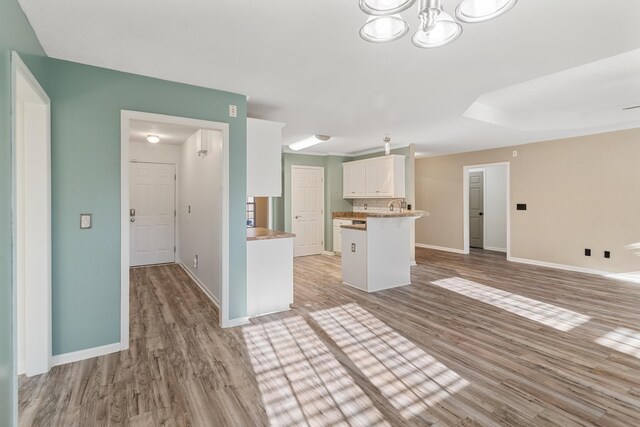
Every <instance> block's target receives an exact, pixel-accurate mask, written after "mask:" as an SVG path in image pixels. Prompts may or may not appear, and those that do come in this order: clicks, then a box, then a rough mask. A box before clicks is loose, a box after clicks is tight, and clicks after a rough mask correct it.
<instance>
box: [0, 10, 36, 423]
mask: <svg viewBox="0 0 640 427" xmlns="http://www.w3.org/2000/svg"><path fill="white" fill-rule="evenodd" d="M12 50H15V51H17V52H19V53H30V54H34V55H41V56H44V55H45V53H44V50H42V46H40V42H38V39H37V37H36V35H35V33H34V32H33V29H32V28H31V25H29V21H28V20H27V18H26V16H25V15H24V13H23V12H22V9H20V6H19V5H18V2H17V1H16V0H2V1H1V2H0V426H10V425H12V424H13V422H14V419H13V417H14V414H15V412H14V410H15V408H16V404H17V403H16V396H17V391H16V371H15V369H14V349H13V331H14V329H15V325H14V323H13V305H12V301H13V298H14V296H13V292H12V279H11V277H12V269H13V266H12V263H13V261H12V250H11V240H12V231H11V185H12V184H11V182H12V180H11V174H12V161H11V159H12V153H11V151H12V150H11V109H12V108H13V107H12V105H11V51H12ZM35 62H36V61H34V63H35Z"/></svg>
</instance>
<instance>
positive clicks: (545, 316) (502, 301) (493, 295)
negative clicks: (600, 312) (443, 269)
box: [431, 277, 591, 332]
mask: <svg viewBox="0 0 640 427" xmlns="http://www.w3.org/2000/svg"><path fill="white" fill-rule="evenodd" d="M431 283H432V284H434V285H436V286H439V287H441V288H444V289H447V290H450V291H453V292H456V293H458V294H461V295H464V296H467V297H469V298H473V299H475V300H477V301H481V302H484V303H486V304H491V305H493V306H494V307H498V308H501V309H503V310H506V311H508V312H510V313H513V314H517V315H518V316H522V317H525V318H527V319H529V320H533V321H534V322H538V323H542V324H543V325H546V326H550V327H552V328H554V329H558V330H560V331H564V332H567V331H570V330H571V329H573V328H575V327H576V326H580V325H581V324H583V323H586V322H588V321H589V320H591V317H589V316H585V315H584V314H580V313H576V312H575V311H571V310H567V309H565V308H562V307H558V306H555V305H552V304H547V303H544V302H542V301H537V300H534V299H531V298H527V297H523V296H522V295H518V294H513V293H511V292H507V291H503V290H501V289H496V288H492V287H490V286H485V285H481V284H479V283H476V282H472V281H470V280H465V279H461V278H459V277H452V278H449V279H442V280H436V281H435V282H431Z"/></svg>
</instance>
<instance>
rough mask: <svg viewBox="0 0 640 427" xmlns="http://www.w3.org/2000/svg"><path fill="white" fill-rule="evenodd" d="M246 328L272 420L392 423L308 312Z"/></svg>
mask: <svg viewBox="0 0 640 427" xmlns="http://www.w3.org/2000/svg"><path fill="white" fill-rule="evenodd" d="M242 332H243V335H244V340H245V343H246V345H247V349H248V352H249V357H250V359H251V364H252V366H253V370H254V372H255V374H256V379H257V381H258V386H259V389H260V392H261V394H262V400H263V403H264V406H265V409H266V412H267V416H268V417H269V421H270V424H271V425H274V426H307V425H309V426H334V425H345V426H388V425H389V424H388V423H387V422H386V421H385V419H384V417H383V415H382V414H381V413H380V411H378V409H377V408H376V407H375V406H374V405H373V403H372V402H371V400H370V399H369V398H368V397H367V396H366V395H365V394H364V392H363V391H362V389H361V388H360V387H359V386H358V385H357V384H356V383H355V382H354V381H353V378H351V376H350V375H349V374H348V372H347V370H346V369H345V368H344V367H343V366H342V365H341V364H340V362H338V360H337V359H336V358H335V357H334V356H333V354H332V353H331V352H330V350H329V349H328V348H327V346H326V345H325V344H324V343H323V342H322V341H321V340H320V338H319V337H318V336H317V335H316V334H315V332H314V331H313V330H312V329H311V327H310V326H309V325H308V324H307V323H306V322H305V320H304V319H303V318H302V317H300V316H296V317H290V318H287V319H284V320H281V321H280V320H279V321H274V322H269V323H264V324H259V325H253V326H247V327H245V328H243V330H242Z"/></svg>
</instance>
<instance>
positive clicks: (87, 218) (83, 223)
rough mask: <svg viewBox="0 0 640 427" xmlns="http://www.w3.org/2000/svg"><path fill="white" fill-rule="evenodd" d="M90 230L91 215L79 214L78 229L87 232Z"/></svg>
mask: <svg viewBox="0 0 640 427" xmlns="http://www.w3.org/2000/svg"><path fill="white" fill-rule="evenodd" d="M90 228H91V214H86V213H85V214H80V229H81V230H88V229H90Z"/></svg>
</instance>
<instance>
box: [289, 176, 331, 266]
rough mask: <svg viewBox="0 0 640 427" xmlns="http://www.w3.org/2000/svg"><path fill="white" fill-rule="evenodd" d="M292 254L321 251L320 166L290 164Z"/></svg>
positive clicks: (322, 199) (322, 238) (322, 217)
mask: <svg viewBox="0 0 640 427" xmlns="http://www.w3.org/2000/svg"><path fill="white" fill-rule="evenodd" d="M291 215H292V217H293V218H292V219H291V223H292V227H291V228H292V232H293V233H294V234H295V235H296V237H295V240H294V251H293V252H294V253H293V256H296V257H298V256H307V255H320V254H322V253H323V251H324V168H323V167H315V166H291Z"/></svg>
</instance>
